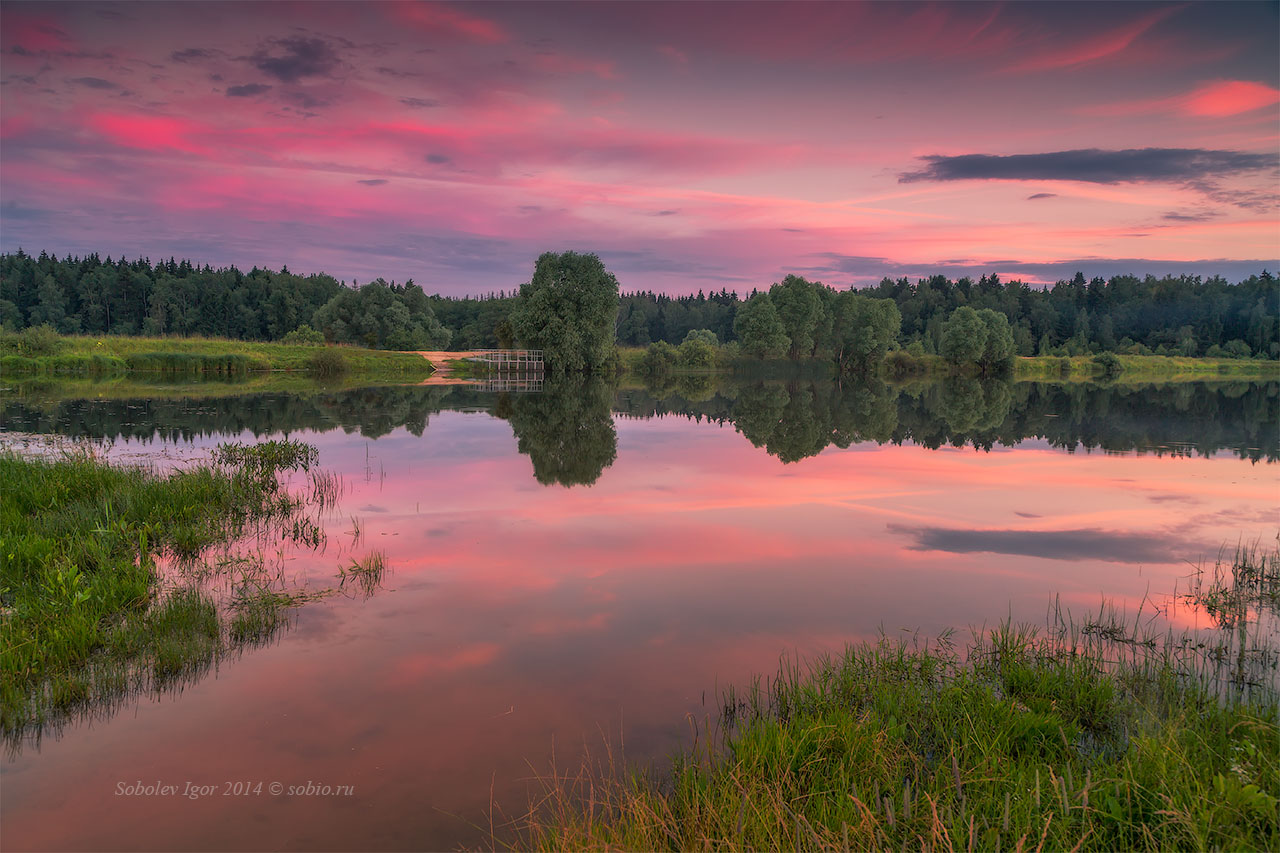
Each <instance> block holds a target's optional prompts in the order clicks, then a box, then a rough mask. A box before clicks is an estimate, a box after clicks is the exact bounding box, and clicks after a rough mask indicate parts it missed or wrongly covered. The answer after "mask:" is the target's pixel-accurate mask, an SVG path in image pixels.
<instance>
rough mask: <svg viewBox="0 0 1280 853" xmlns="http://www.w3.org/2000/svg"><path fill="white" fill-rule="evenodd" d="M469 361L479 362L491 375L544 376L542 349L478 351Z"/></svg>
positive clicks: (468, 358)
mask: <svg viewBox="0 0 1280 853" xmlns="http://www.w3.org/2000/svg"><path fill="white" fill-rule="evenodd" d="M467 361H477V362H480V363H481V364H483V365H485V366H486V367H487V368H488V371H489V374H490V375H491V376H492V375H493V374H495V373H496V374H498V375H499V377H501V376H502V375H503V374H511V373H516V374H538V378H541V376H542V370H543V363H542V350H540V349H493V350H477V351H476V352H475V354H474V355H471V356H468V357H467Z"/></svg>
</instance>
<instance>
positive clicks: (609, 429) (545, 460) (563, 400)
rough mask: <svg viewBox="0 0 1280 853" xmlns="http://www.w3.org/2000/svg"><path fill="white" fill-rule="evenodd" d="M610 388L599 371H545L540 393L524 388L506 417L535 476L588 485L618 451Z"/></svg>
mask: <svg viewBox="0 0 1280 853" xmlns="http://www.w3.org/2000/svg"><path fill="white" fill-rule="evenodd" d="M612 402H613V389H612V388H611V387H610V386H609V385H607V384H606V383H605V381H604V380H603V379H601V378H600V377H598V376H584V375H582V374H564V375H559V376H557V375H554V374H548V375H547V378H546V382H545V384H544V385H543V387H542V393H541V394H522V395H520V396H518V397H516V398H515V399H514V400H513V401H512V404H511V414H510V416H509V417H508V421H510V423H511V430H512V432H514V433H515V435H516V439H517V441H518V445H517V446H518V447H519V449H520V452H521V453H527V454H528V455H529V458H530V459H531V460H532V461H533V476H534V477H536V478H537V480H538V482H539V483H542V484H543V485H544V486H549V485H551V484H553V483H558V484H560V485H562V486H577V485H588V486H589V485H591V484H592V483H594V482H595V481H596V480H598V479H599V478H600V475H601V474H602V473H604V469H605V468H608V467H609V466H610V465H612V464H613V460H614V459H616V458H617V457H618V434H617V432H616V431H615V430H614V427H613V411H612V408H611V404H612Z"/></svg>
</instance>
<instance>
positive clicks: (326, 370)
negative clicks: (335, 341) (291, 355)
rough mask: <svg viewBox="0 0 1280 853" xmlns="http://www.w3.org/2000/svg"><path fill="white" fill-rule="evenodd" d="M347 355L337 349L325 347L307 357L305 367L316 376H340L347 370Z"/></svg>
mask: <svg viewBox="0 0 1280 853" xmlns="http://www.w3.org/2000/svg"><path fill="white" fill-rule="evenodd" d="M347 367H348V365H347V356H346V354H345V353H344V352H343V351H342V350H339V349H333V348H331V347H325V348H324V349H322V350H320V351H319V352H317V353H316V354H315V355H313V356H311V358H309V359H307V369H308V370H309V371H311V373H313V374H314V375H316V376H325V377H332V376H342V375H344V374H345V373H346V372H347Z"/></svg>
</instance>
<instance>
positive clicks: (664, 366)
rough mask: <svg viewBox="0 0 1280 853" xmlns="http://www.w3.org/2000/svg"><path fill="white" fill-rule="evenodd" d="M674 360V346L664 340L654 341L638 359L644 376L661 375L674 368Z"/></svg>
mask: <svg viewBox="0 0 1280 853" xmlns="http://www.w3.org/2000/svg"><path fill="white" fill-rule="evenodd" d="M676 360H677V354H676V348H675V347H673V346H672V345H671V344H669V343H667V342H666V341H655V342H654V343H651V344H649V348H648V349H647V350H645V351H644V356H643V357H641V359H640V372H641V373H642V374H644V375H645V376H661V375H663V374H665V373H670V372H671V371H672V370H674V369H675V366H676Z"/></svg>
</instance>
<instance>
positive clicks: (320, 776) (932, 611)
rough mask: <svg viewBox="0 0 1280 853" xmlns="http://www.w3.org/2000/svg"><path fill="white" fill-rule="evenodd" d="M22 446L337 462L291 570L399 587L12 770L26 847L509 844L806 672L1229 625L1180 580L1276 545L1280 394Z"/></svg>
mask: <svg viewBox="0 0 1280 853" xmlns="http://www.w3.org/2000/svg"><path fill="white" fill-rule="evenodd" d="M0 427H2V429H3V430H4V431H5V432H7V433H9V435H8V437H7V439H6V440H7V441H8V443H10V444H15V445H21V444H23V443H24V442H27V443H29V444H30V445H31V446H34V445H37V444H39V443H40V437H41V436H65V437H69V438H74V439H79V440H85V441H90V442H93V443H94V444H95V445H97V446H99V447H100V448H102V450H103V452H105V453H106V454H107V455H108V456H110V457H112V458H116V459H120V460H124V461H147V462H151V463H153V464H156V465H158V466H160V467H165V466H169V465H175V464H182V462H183V460H186V459H190V458H195V457H199V456H200V455H201V454H202V453H203V452H205V451H207V450H208V449H209V448H211V447H212V446H213V445H215V444H217V443H219V442H224V441H253V440H255V439H262V438H267V437H275V436H280V435H289V436H291V437H294V438H298V439H301V440H304V441H307V442H310V443H312V444H314V445H316V446H317V447H318V448H319V451H320V465H321V467H323V468H325V469H327V470H330V471H332V472H334V473H336V474H337V475H338V476H339V477H340V480H341V496H340V498H339V500H338V502H337V504H336V505H332V506H330V507H328V508H327V509H326V510H325V512H324V514H323V515H322V516H321V519H322V524H323V527H324V530H325V533H326V536H327V544H326V545H325V546H324V548H322V549H319V550H310V549H306V548H289V549H283V548H282V546H278V545H277V543H267V545H266V546H265V550H266V551H267V552H269V555H270V557H271V559H273V560H277V561H278V563H279V565H280V567H281V571H282V572H285V573H287V575H288V577H289V578H290V582H291V583H296V584H299V585H317V586H323V585H325V584H327V583H329V582H330V581H331V579H332V578H333V576H334V574H335V572H337V570H338V568H339V567H340V566H342V565H344V564H349V563H350V562H351V561H352V560H353V559H359V558H361V557H362V556H364V555H366V554H368V553H369V552H371V551H374V550H377V551H381V552H383V553H384V554H385V557H386V563H387V565H388V567H389V571H388V574H387V576H386V578H385V580H384V582H383V585H382V588H381V589H379V590H377V591H375V592H373V594H371V595H369V596H367V597H366V596H365V595H362V594H342V595H335V596H331V597H329V598H326V599H324V600H317V601H312V602H310V603H307V604H305V605H304V606H302V607H301V608H299V609H298V610H297V611H296V613H295V615H294V616H293V617H292V619H291V622H290V624H289V626H288V627H287V629H286V630H283V631H281V632H279V633H278V634H276V635H275V636H274V637H273V638H272V639H271V641H270V642H268V643H266V644H263V645H261V646H260V647H254V648H246V649H244V650H243V651H242V652H241V653H239V654H236V655H234V656H228V657H227V658H225V659H222V660H220V661H218V662H217V663H216V666H214V667H212V668H211V669H210V671H209V672H207V673H206V674H204V675H203V677H199V678H195V679H192V680H190V681H189V682H187V683H185V684H183V685H181V689H176V690H171V691H168V692H165V693H164V694H163V695H159V696H156V695H148V694H144V695H133V696H124V697H118V698H117V699H115V700H114V701H109V702H104V703H103V704H102V705H101V706H99V707H97V708H95V709H94V710H93V711H92V712H91V713H87V714H82V715H79V716H76V717H73V718H71V719H68V720H65V721H63V723H62V724H61V725H60V726H51V727H49V728H47V729H46V730H45V731H43V732H29V733H28V734H27V736H26V737H25V738H23V739H21V740H18V741H16V742H11V743H9V744H8V749H7V751H6V755H5V757H4V762H3V787H4V797H3V802H2V804H0V810H2V812H3V823H4V827H5V833H4V834H5V838H4V842H5V847H6V848H7V849H11V850H19V849H24V850H25V849H40V850H80V849H86V850H87V849H93V850H123V849H144V850H168V849H191V850H257V849H266V848H284V849H314V850H325V849H332V850H345V849H367V850H398V849H447V848H452V847H455V846H458V845H470V846H479V845H482V844H485V843H486V839H487V838H488V837H489V835H488V834H489V832H490V829H491V827H492V829H493V831H495V832H496V833H497V834H498V835H499V836H502V835H503V824H504V823H505V821H507V820H508V819H510V818H512V817H516V816H518V815H519V814H520V813H521V811H522V810H523V808H524V807H525V806H526V805H527V803H528V800H529V796H530V795H531V793H536V792H537V790H538V783H537V781H536V777H538V776H546V775H547V774H549V773H551V772H552V767H553V761H554V766H555V767H556V768H558V770H559V771H560V772H565V771H569V772H572V771H573V770H575V769H576V768H577V766H578V763H579V760H580V758H581V755H582V753H583V750H584V746H585V747H586V748H588V749H589V750H590V751H591V753H592V754H593V755H595V756H596V757H597V758H603V757H604V756H605V755H606V751H607V749H612V750H613V752H614V755H615V759H621V757H622V756H625V760H627V761H633V762H639V763H648V762H658V763H661V762H662V761H663V760H664V759H665V758H666V757H667V756H669V755H671V754H672V753H673V752H674V751H676V750H678V749H680V748H681V747H685V746H687V745H688V744H689V743H690V742H691V741H692V737H693V734H692V732H693V728H694V726H701V725H704V724H705V721H706V720H707V719H708V717H709V716H714V714H715V713H716V708H717V704H716V699H717V696H718V690H719V689H720V688H722V687H724V686H725V685H728V684H744V683H747V682H748V681H749V679H750V678H751V676H752V675H753V674H769V673H772V672H774V671H775V669H776V668H777V666H778V663H779V659H780V657H782V656H790V657H795V656H799V657H800V658H802V659H803V658H805V657H807V656H810V655H813V654H816V653H819V652H822V651H824V650H826V651H835V650H839V649H840V648H841V647H843V645H844V644H846V643H848V642H851V641H858V640H865V639H874V638H875V637H876V636H877V635H878V634H879V633H881V632H883V633H884V634H886V635H888V636H890V637H893V638H897V637H903V636H919V637H921V638H924V637H933V636H936V635H938V634H939V633H940V632H942V631H944V630H945V629H947V628H954V629H957V630H958V631H959V632H967V630H968V629H969V628H970V627H975V628H977V627H980V626H982V625H984V624H985V625H988V626H990V625H993V624H995V623H997V622H999V621H1000V620H1002V619H1007V618H1012V619H1014V620H1018V621H1025V622H1029V623H1034V624H1043V623H1044V621H1045V618H1046V611H1047V610H1048V609H1049V608H1051V607H1055V606H1056V607H1060V608H1064V609H1069V610H1070V611H1071V612H1072V613H1073V614H1078V615H1079V616H1080V617H1084V616H1085V615H1087V614H1088V613H1089V612H1091V611H1092V612H1097V610H1098V608H1099V606H1100V605H1101V603H1102V601H1103V599H1104V597H1105V598H1106V599H1107V600H1109V601H1111V602H1113V603H1114V604H1115V605H1116V606H1118V607H1121V608H1124V609H1125V610H1126V612H1127V613H1128V614H1129V615H1130V616H1131V617H1136V615H1137V614H1138V611H1139V608H1142V609H1143V610H1144V612H1145V613H1146V614H1148V615H1151V614H1155V613H1156V612H1157V611H1158V612H1159V617H1160V618H1161V619H1163V620H1166V621H1168V622H1170V623H1171V624H1173V625H1174V626H1176V627H1180V628H1191V629H1195V628H1200V627H1203V626H1204V625H1206V624H1207V621H1208V620H1207V617H1206V615H1205V614H1204V613H1203V612H1202V611H1200V610H1198V609H1197V608H1195V607H1190V606H1185V605H1183V606H1178V603H1177V599H1176V598H1175V595H1176V593H1177V591H1178V589H1179V585H1181V586H1182V588H1185V586H1186V584H1187V581H1186V578H1187V577H1188V575H1190V574H1191V573H1192V572H1193V571H1194V567H1195V566H1196V565H1197V564H1206V565H1211V564H1212V563H1213V561H1214V560H1215V559H1217V558H1218V557H1219V555H1220V554H1223V553H1225V554H1226V556H1227V557H1228V558H1229V557H1230V554H1231V553H1232V552H1233V550H1234V549H1235V547H1236V546H1237V544H1238V543H1245V544H1249V543H1261V544H1262V546H1264V547H1267V546H1269V545H1273V544H1274V542H1275V538H1276V532H1277V519H1280V488H1278V486H1280V481H1278V480H1277V475H1276V472H1277V469H1276V467H1275V462H1276V460H1277V459H1278V458H1280V383H1277V382H1230V383H1227V382H1223V383H1203V382H1195V383H1171V384H1164V385H1146V386H1141V385H1135V386H1128V385H1124V386H1105V385H1085V384H1063V385H1053V384H1038V383H1029V382H1024V383H1013V384H1010V383H1001V382H987V383H980V382H977V381H971V380H970V381H952V382H946V383H920V384H916V385H906V386H896V387H891V386H887V385H884V384H880V383H861V384H859V383H851V384H845V385H843V386H841V385H836V384H833V383H830V382H827V381H820V380H811V379H805V378H798V379H797V378H792V379H789V380H763V379H746V378H725V379H713V378H710V377H683V378H681V379H679V380H677V381H671V382H668V383H667V384H666V385H665V386H664V387H638V386H637V387H624V388H621V389H616V388H614V387H612V386H610V385H606V384H605V383H604V382H601V381H582V380H578V381H573V380H568V381H560V382H554V381H550V380H549V381H548V382H547V383H545V384H542V385H541V386H540V387H539V388H538V389H537V390H532V391H531V390H526V389H522V388H516V389H511V390H502V389H493V388H484V387H478V388H477V387H387V388H363V389H361V388H356V389H333V388H329V389H326V388H323V387H314V388H306V389H302V390H296V391H288V392H285V391H278V392H261V393H242V392H241V390H240V389H237V388H236V387H235V386H227V385H209V386H185V387H176V386H155V387H152V388H145V387H140V388H137V389H128V388H126V389H123V390H122V389H121V388H120V387H116V386H111V385H106V386H102V387H96V386H92V385H89V384H84V383H81V384H78V385H76V386H70V387H66V386H58V385H40V384H36V385H27V386H20V387H18V388H17V389H11V390H10V391H8V392H7V393H6V394H4V395H2V396H0ZM18 435H21V436H23V438H22V439H19V438H17V436H18ZM357 531H358V533H357ZM606 744H608V747H606ZM259 783H262V785H263V786H264V787H263V788H262V790H261V792H260V793H259V792H255V790H254V786H256V785H258V784H259ZM271 783H277V784H279V785H281V786H282V787H283V788H284V789H285V793H281V794H279V795H273V794H272V793H270V790H269V786H270V785H271ZM156 786H173V788H174V790H173V791H168V790H167V789H164V788H157V787H156ZM188 786H191V787H188ZM199 786H208V787H204V788H200V787H199ZM326 786H327V788H328V790H329V795H327V796H326V795H324V793H323V791H324V790H325V789H326ZM291 787H294V788H297V789H300V790H297V791H295V793H294V794H292V795H290V794H289V793H288V789H289V788H291ZM139 788H140V790H138V789H139ZM245 791H248V793H244V792H245Z"/></svg>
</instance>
